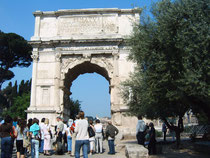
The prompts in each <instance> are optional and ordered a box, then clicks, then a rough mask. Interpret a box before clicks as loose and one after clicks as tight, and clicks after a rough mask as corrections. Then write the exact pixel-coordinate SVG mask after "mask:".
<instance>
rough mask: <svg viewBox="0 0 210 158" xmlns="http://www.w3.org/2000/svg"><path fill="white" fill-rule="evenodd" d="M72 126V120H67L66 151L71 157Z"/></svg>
mask: <svg viewBox="0 0 210 158" xmlns="http://www.w3.org/2000/svg"><path fill="white" fill-rule="evenodd" d="M72 124H73V120H72V119H69V120H68V127H67V129H66V135H67V150H68V154H70V155H71V151H72V132H71V125H72Z"/></svg>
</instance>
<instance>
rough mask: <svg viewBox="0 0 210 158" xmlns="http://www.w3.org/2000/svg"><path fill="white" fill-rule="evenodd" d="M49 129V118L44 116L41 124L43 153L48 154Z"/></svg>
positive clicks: (49, 147) (49, 148) (49, 145)
mask: <svg viewBox="0 0 210 158" xmlns="http://www.w3.org/2000/svg"><path fill="white" fill-rule="evenodd" d="M50 133H51V130H50V125H49V119H48V118H45V121H44V126H43V135H44V147H43V150H44V155H47V156H50V153H49V151H50V150H51V144H50V140H51V136H50Z"/></svg>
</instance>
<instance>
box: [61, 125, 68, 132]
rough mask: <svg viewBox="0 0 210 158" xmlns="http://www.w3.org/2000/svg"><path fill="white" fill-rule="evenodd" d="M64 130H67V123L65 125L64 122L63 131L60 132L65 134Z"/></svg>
mask: <svg viewBox="0 0 210 158" xmlns="http://www.w3.org/2000/svg"><path fill="white" fill-rule="evenodd" d="M66 130H67V125H66V124H64V125H63V131H62V134H65V133H66Z"/></svg>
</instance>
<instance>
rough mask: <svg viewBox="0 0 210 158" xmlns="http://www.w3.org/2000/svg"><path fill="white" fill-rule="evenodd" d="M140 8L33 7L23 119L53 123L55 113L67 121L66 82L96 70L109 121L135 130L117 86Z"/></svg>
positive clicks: (125, 72)
mask: <svg viewBox="0 0 210 158" xmlns="http://www.w3.org/2000/svg"><path fill="white" fill-rule="evenodd" d="M140 12H141V10H139V9H117V8H109V9H76V10H58V11H52V12H42V11H36V12H35V13H34V16H35V31H34V36H33V37H31V41H30V43H31V45H32V46H33V53H32V58H33V74H32V93H31V103H30V107H29V108H28V111H27V112H28V118H33V117H37V118H39V119H40V118H42V117H48V118H50V124H53V125H55V124H56V120H55V118H56V116H58V115H61V116H63V117H64V118H66V119H67V118H68V115H69V109H68V108H67V106H66V102H65V98H68V97H69V95H71V92H70V88H71V85H72V82H73V81H74V80H75V79H76V78H77V77H78V76H79V75H80V74H84V73H93V72H96V73H98V74H100V75H102V76H104V77H105V78H106V79H107V80H108V82H109V83H110V98H111V99H110V100H111V103H110V105H111V113H112V120H113V123H114V124H115V125H116V126H118V128H119V129H120V130H121V132H123V131H127V130H130V132H132V131H135V126H136V122H137V119H136V118H131V117H127V116H124V115H123V114H124V113H125V111H126V109H127V107H126V105H125V103H124V102H123V99H122V97H121V95H120V84H121V82H122V81H124V80H125V79H126V78H128V76H129V73H130V72H132V71H134V66H135V64H134V63H132V62H131V61H127V57H128V54H129V48H128V47H127V46H126V45H125V42H124V39H125V38H126V37H127V36H129V35H130V34H131V32H132V28H133V24H134V23H135V22H139V14H140ZM128 127H129V128H128ZM127 133H129V132H127ZM122 135H123V134H122Z"/></svg>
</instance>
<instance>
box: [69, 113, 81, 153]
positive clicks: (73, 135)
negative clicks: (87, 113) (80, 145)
mask: <svg viewBox="0 0 210 158" xmlns="http://www.w3.org/2000/svg"><path fill="white" fill-rule="evenodd" d="M78 120H79V115H76V117H75V120H74V122H73V124H72V125H71V128H70V129H71V133H72V151H71V156H74V155H75V141H76V133H75V124H76V122H77V121H78Z"/></svg>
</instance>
